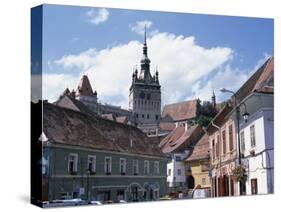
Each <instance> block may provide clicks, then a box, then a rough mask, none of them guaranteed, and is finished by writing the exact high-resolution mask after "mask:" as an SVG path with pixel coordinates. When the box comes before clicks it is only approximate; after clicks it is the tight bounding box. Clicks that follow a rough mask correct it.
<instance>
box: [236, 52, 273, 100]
mask: <svg viewBox="0 0 281 212" xmlns="http://www.w3.org/2000/svg"><path fill="white" fill-rule="evenodd" d="M273 72H274V58H273V57H271V58H269V59H268V60H267V61H266V62H265V63H264V64H263V65H262V66H261V67H260V68H259V69H258V70H257V71H256V72H255V73H254V74H253V75H252V76H251V77H250V78H249V79H248V80H247V81H246V82H245V83H244V84H243V85H242V86H241V87H240V88H239V90H238V91H237V92H236V93H235V95H236V100H237V103H239V102H241V101H243V99H244V98H246V97H247V96H248V95H250V94H251V93H252V92H255V91H256V92H259V91H262V90H264V87H266V86H268V85H270V84H271V81H272V82H273V75H274V73H273ZM272 86H273V85H272ZM232 101H234V97H233V96H232Z"/></svg>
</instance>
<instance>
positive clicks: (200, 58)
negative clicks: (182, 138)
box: [43, 5, 273, 107]
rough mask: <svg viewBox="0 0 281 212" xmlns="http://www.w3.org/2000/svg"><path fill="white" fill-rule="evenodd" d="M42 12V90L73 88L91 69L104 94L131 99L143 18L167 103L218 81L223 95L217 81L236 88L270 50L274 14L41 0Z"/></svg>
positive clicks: (207, 90) (116, 100)
mask: <svg viewBox="0 0 281 212" xmlns="http://www.w3.org/2000/svg"><path fill="white" fill-rule="evenodd" d="M43 14H44V15H43V17H44V21H43V72H44V76H45V79H46V80H45V83H44V85H45V91H46V92H45V94H44V95H45V98H48V99H50V100H54V99H55V98H56V97H57V96H58V94H59V93H61V92H62V91H63V87H65V86H67V87H70V89H72V88H74V89H76V87H77V84H78V81H79V78H80V77H81V75H82V74H87V75H88V76H89V78H90V81H91V83H92V85H93V87H94V89H96V90H97V92H98V98H99V100H100V101H102V102H107V103H111V104H118V105H121V106H122V107H127V104H128V89H129V88H128V86H129V85H130V82H131V73H132V69H133V67H134V66H135V65H136V64H137V65H138V66H139V61H140V58H141V54H142V49H141V44H142V42H143V35H142V31H143V25H144V23H146V24H147V26H148V51H149V53H148V54H149V57H150V59H151V61H152V70H151V72H152V73H153V71H154V69H155V67H156V66H157V67H158V69H159V73H160V83H161V84H162V88H163V92H162V93H163V95H162V97H163V104H166V103H172V102H177V101H183V100H186V99H191V98H201V99H203V100H209V96H210V94H211V92H212V90H213V89H214V90H215V92H216V93H217V97H218V100H220V101H222V100H224V99H225V98H227V97H228V96H225V95H222V94H220V93H219V91H218V88H219V86H228V88H231V89H233V90H235V89H238V88H239V86H241V84H242V83H243V82H244V81H245V80H246V79H247V78H248V77H249V76H250V75H251V74H252V73H253V72H254V71H255V69H256V68H257V67H258V66H259V65H261V64H262V62H264V61H265V59H266V58H267V57H268V56H269V55H272V53H273V20H272V19H261V18H245V17H231V16H214V15H199V14H186V13H172V12H155V11H138V10H122V9H104V8H94V9H93V8H89V7H71V6H58V5H44V13H43ZM160 42H161V43H160ZM162 48H163V49H162ZM126 51H127V52H126ZM111 63H112V65H110V64H111ZM120 75H122V76H120ZM161 77H162V78H161ZM234 78H235V79H234ZM116 81H119V84H120V85H119V84H118V82H116ZM222 81H223V82H222ZM56 83H58V85H56ZM110 87H112V88H110ZM61 89H62V90H61Z"/></svg>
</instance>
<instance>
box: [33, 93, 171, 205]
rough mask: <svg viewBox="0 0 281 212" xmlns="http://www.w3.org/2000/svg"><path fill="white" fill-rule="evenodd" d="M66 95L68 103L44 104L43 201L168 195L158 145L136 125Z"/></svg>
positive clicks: (164, 169)
mask: <svg viewBox="0 0 281 212" xmlns="http://www.w3.org/2000/svg"><path fill="white" fill-rule="evenodd" d="M65 98H67V100H68V101H67V105H66V106H67V107H66V106H62V105H53V104H49V103H44V105H43V108H44V114H43V134H44V136H43V137H44V139H40V141H38V142H42V146H43V157H42V159H41V162H40V163H41V164H42V178H43V185H44V189H43V192H44V194H43V196H44V198H45V199H44V200H45V201H52V200H58V199H72V198H81V199H84V200H87V201H92V200H97V201H104V202H107V201H109V202H118V201H120V200H125V201H129V202H130V201H149V200H158V199H159V198H160V197H162V196H164V195H165V194H166V172H167V171H166V165H167V159H166V157H165V155H164V154H163V153H162V152H161V150H160V148H159V147H158V146H157V144H154V143H152V142H150V141H149V139H148V137H147V136H146V135H145V134H144V133H143V132H141V131H140V130H139V129H138V128H136V127H133V126H130V125H127V124H121V123H118V122H115V121H110V120H107V119H103V118H101V117H100V116H97V115H96V114H95V113H92V112H91V111H90V110H88V107H86V106H84V105H83V104H82V103H81V102H80V101H78V100H76V99H74V98H71V97H69V96H67V97H65ZM70 101H71V104H70ZM74 106H75V107H74ZM34 107H40V106H36V105H35V106H34ZM41 137H42V136H41Z"/></svg>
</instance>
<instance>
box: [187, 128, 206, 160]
mask: <svg viewBox="0 0 281 212" xmlns="http://www.w3.org/2000/svg"><path fill="white" fill-rule="evenodd" d="M209 149H210V147H209V136H208V135H207V134H206V133H205V134H204V135H203V136H202V137H201V138H200V140H199V141H198V142H197V143H196V144H195V146H194V147H193V150H192V152H191V154H190V155H189V156H188V158H187V159H186V161H195V160H204V159H208V158H209V156H210V153H209Z"/></svg>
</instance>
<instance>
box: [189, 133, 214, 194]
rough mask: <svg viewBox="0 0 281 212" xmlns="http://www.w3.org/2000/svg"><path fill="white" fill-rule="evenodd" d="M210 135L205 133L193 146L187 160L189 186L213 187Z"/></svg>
mask: <svg viewBox="0 0 281 212" xmlns="http://www.w3.org/2000/svg"><path fill="white" fill-rule="evenodd" d="M209 149H210V148H209V136H208V135H207V134H206V133H205V134H204V135H203V136H202V137H201V138H200V140H199V141H198V142H197V143H196V144H195V145H194V146H193V148H191V153H190V154H189V156H188V157H187V158H186V160H185V166H186V178H187V180H186V181H187V183H188V185H187V186H188V187H189V188H194V187H197V188H198V187H200V188H204V189H208V191H210V188H211V180H210V179H211V178H210V152H209Z"/></svg>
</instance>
